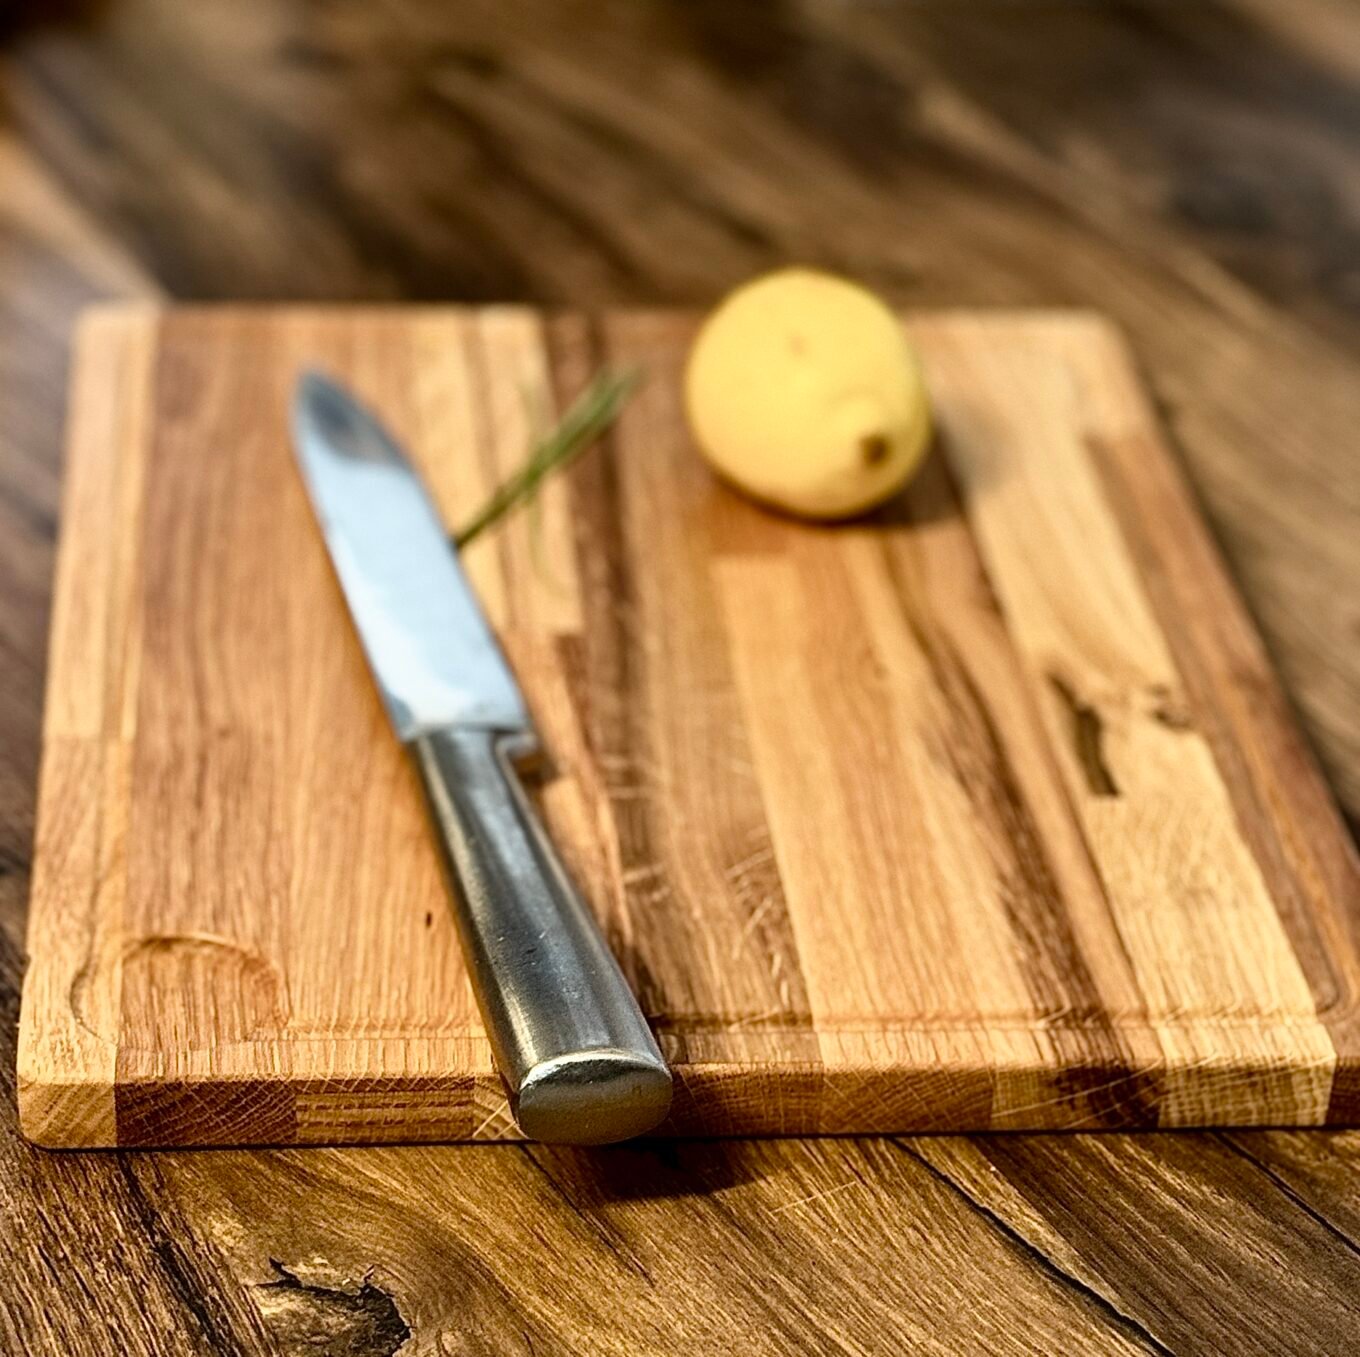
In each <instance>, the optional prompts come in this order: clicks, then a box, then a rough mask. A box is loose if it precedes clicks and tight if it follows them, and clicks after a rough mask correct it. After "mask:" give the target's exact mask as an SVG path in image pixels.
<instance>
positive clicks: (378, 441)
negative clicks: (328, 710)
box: [293, 373, 671, 1145]
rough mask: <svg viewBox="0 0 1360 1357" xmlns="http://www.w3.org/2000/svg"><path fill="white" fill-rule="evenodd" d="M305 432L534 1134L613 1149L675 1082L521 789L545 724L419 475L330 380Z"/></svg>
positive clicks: (303, 410)
mask: <svg viewBox="0 0 1360 1357" xmlns="http://www.w3.org/2000/svg"><path fill="white" fill-rule="evenodd" d="M293 437H294V443H295V448H296V452H297V457H298V462H299V465H300V466H301V469H302V474H303V479H304V480H305V482H306V485H307V489H308V491H309V493H310V495H311V500H312V506H313V508H314V509H315V511H316V515H317V518H318V519H319V520H320V523H321V529H322V532H323V533H324V535H325V539H326V544H327V546H328V547H329V549H330V556H331V561H332V563H333V564H334V567H335V571H336V574H337V575H338V576H339V579H340V585H341V588H342V589H343V591H344V594H345V598H346V600H347V602H348V604H349V610H350V614H351V616H352V617H353V619H354V625H355V627H356V629H357V630H358V633H359V639H360V641H361V642H362V644H363V648H364V651H365V653H366V654H367V656H368V663H369V667H370V668H371V669H372V671H373V676H374V678H375V679H376V680H377V684H378V689H379V691H380V693H381V694H382V699H383V702H384V704H385V705H386V707H387V713H388V715H389V717H390V718H391V720H392V725H393V727H394V728H395V730H396V734H397V738H398V739H399V740H401V741H402V743H403V744H405V745H406V747H407V748H408V749H409V750H410V751H411V753H412V755H413V756H414V758H415V761H416V765H417V767H418V768H419V770H420V774H421V777H422V779H423V781H424V785H425V791H426V795H427V799H428V802H429V807H430V812H431V816H432V818H433V822H434V825H435V828H436V829H437V830H438V833H439V837H440V839H441V842H442V846H443V849H444V859H445V864H446V866H447V868H448V870H449V873H450V875H451V877H452V878H453V890H452V891H451V893H450V894H451V899H452V904H453V914H454V919H455V921H456V923H457V926H458V933H459V936H460V939H461V941H462V945H463V953H464V956H465V957H466V960H467V966H468V972H469V974H470V976H471V978H472V987H473V990H474V992H475V993H476V996H477V1003H478V1006H479V1007H480V1009H481V1013H482V1021H483V1023H484V1025H485V1027H486V1031H487V1035H488V1037H489V1038H490V1040H491V1049H492V1053H493V1055H494V1057H495V1060H496V1065H497V1067H498V1069H499V1070H500V1073H501V1077H502V1078H503V1079H504V1081H505V1085H506V1088H507V1091H508V1093H509V1096H510V1107H511V1110H512V1112H513V1113H514V1116H515V1119H516V1121H517V1122H518V1123H519V1126H520V1129H521V1130H522V1131H523V1132H524V1133H525V1135H527V1136H530V1137H532V1138H534V1139H537V1140H549V1141H559V1142H565V1143H570V1144H580V1145H589V1144H603V1143H606V1142H609V1141H614V1140H623V1139H626V1138H627V1137H629V1136H633V1135H637V1134H638V1133H639V1132H641V1131H645V1130H647V1129H648V1128H649V1127H652V1126H654V1125H655V1124H656V1123H657V1122H659V1121H660V1120H661V1119H662V1118H663V1117H664V1116H665V1115H666V1112H667V1109H668V1108H669V1106H670V1099H671V1075H670V1071H669V1069H668V1068H667V1067H666V1062H665V1060H664V1058H663V1057H662V1055H661V1051H660V1050H659V1049H658V1047H657V1044H656V1040H655V1038H654V1037H653V1036H652V1033H651V1030H650V1029H649V1028H648V1026H647V1022H646V1019H644V1018H643V1016H642V1012H641V1010H640V1009H639V1008H638V1004H637V1000H636V999H635V998H634V997H633V993H632V991H631V990H630V989H629V987H628V982H627V981H626V980H625V979H624V976H623V972H622V971H621V970H620V969H619V965H618V962H617V961H615V959H614V957H613V955H612V954H611V953H610V951H609V948H608V946H607V945H606V943H605V941H604V938H603V937H602V936H601V934H600V930H599V928H598V927H597V925H596V923H595V920H594V919H593V918H592V916H591V914H590V911H589V909H588V908H587V907H586V905H585V903H584V901H583V900H582V899H581V897H580V895H579V894H578V893H577V892H576V890H575V889H574V887H573V886H572V884H571V882H570V881H569V880H568V878H567V874H566V872H565V871H564V870H563V867H562V864H561V862H560V861H559V859H558V857H557V854H556V853H555V852H554V851H553V847H552V845H551V843H550V842H549V840H548V838H547V836H546V834H545V833H544V831H543V827H542V825H541V824H540V823H539V820H538V818H537V816H536V815H535V814H534V811H533V808H532V807H531V806H530V804H529V801H528V799H527V798H526V796H525V794H524V791H523V788H522V787H521V786H520V783H519V781H518V778H517V776H516V772H515V766H514V764H515V761H516V760H517V759H520V758H522V757H523V756H525V755H528V754H530V753H532V752H534V750H535V749H536V748H537V739H536V736H535V734H534V730H533V726H532V723H531V721H530V718H529V714H528V712H527V710H526V708H525V705H524V702H523V699H522V698H521V696H520V692H519V688H518V686H517V685H516V683H515V679H514V676H513V675H512V674H511V672H510V669H509V667H508V665H507V664H506V662H505V659H504V657H503V656H502V654H501V652H500V648H499V647H498V646H497V644H496V641H495V638H494V637H493V635H492V633H491V629H490V627H489V626H488V625H487V622H486V619H485V618H484V617H483V616H482V612H481V609H480V607H479V606H478V604H477V600H476V597H475V596H474V594H473V592H472V589H471V586H470V585H469V583H468V580H467V577H466V576H465V575H464V574H463V571H462V568H461V566H460V565H459V563H458V557H457V554H456V553H455V552H454V550H453V548H452V547H451V546H450V544H449V540H448V537H447V535H446V533H445V529H444V526H443V524H442V523H441V521H440V518H439V515H438V513H437V512H436V511H435V508H434V505H433V504H432V503H431V501H430V498H429V496H428V494H427V493H426V491H425V488H424V486H423V485H422V484H421V482H420V479H419V477H418V476H417V475H416V473H415V471H414V470H413V469H412V467H411V466H410V464H409V463H408V462H407V460H406V458H405V457H404V456H403V455H402V452H401V450H400V449H399V448H398V446H397V445H396V443H395V442H394V441H393V440H392V438H391V437H390V436H389V435H388V434H387V433H386V432H385V431H384V429H383V428H382V426H381V425H380V424H379V423H378V421H377V420H376V419H375V418H374V417H373V415H371V414H370V413H369V412H368V411H367V410H365V409H364V408H363V407H362V406H360V405H359V404H358V403H357V402H356V401H355V400H354V398H353V397H352V396H350V395H349V394H348V392H346V391H345V390H343V389H342V388H341V387H339V386H338V385H336V384H335V383H334V382H332V381H330V380H328V379H327V378H325V377H323V376H321V375H319V374H317V373H307V374H305V375H304V376H303V377H302V378H301V380H300V381H299V382H298V386H297V391H296V394H295V397H294V402H293Z"/></svg>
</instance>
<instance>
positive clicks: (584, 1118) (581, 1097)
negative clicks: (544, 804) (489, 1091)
mask: <svg viewBox="0 0 1360 1357" xmlns="http://www.w3.org/2000/svg"><path fill="white" fill-rule="evenodd" d="M516 739H517V737H515V736H514V735H510V734H507V733H506V732H504V731H495V730H488V729H478V728H474V727H461V728H456V729H448V730H439V731H434V732H431V733H429V734H425V735H419V736H417V737H416V738H415V739H414V740H412V741H411V750H412V753H413V754H414V755H415V759H416V764H417V766H418V767H419V769H420V773H421V777H422V779H423V780H424V783H425V791H426V795H427V797H428V799H429V804H430V812H431V814H432V816H433V818H434V822H435V825H436V827H437V828H438V830H439V835H440V838H441V840H442V843H443V848H444V852H445V857H446V862H447V865H448V869H449V872H450V875H451V876H452V877H453V884H454V890H453V893H452V902H453V916H454V921H455V922H456V924H457V926H458V933H459V936H460V938H461V940H462V944H463V955H464V957H465V959H466V961H467V967H468V973H469V975H470V976H471V979H472V988H473V991H474V993H475V994H476V996H477V1005H478V1007H479V1008H480V1009H481V1013H482V1021H483V1023H484V1025H485V1027H486V1032H487V1036H488V1037H489V1038H490V1040H491V1050H492V1054H493V1055H494V1057H495V1060H496V1066H497V1068H498V1069H499V1070H500V1073H501V1077H502V1078H503V1079H504V1081H505V1085H506V1089H507V1091H508V1092H509V1095H510V1109H511V1111H512V1112H513V1113H514V1116H515V1120H516V1121H517V1122H518V1123H519V1127H520V1129H521V1130H522V1131H523V1132H524V1134H525V1135H527V1136H529V1137H531V1138H533V1139H535V1140H546V1141H557V1142H560V1143H565V1144H576V1145H601V1144H606V1143H608V1142H610V1141H614V1140H625V1139H627V1138H628V1137H629V1136H634V1135H637V1134H639V1133H640V1132H642V1131H646V1130H648V1129H650V1128H651V1127H653V1126H655V1125H656V1124H657V1122H659V1121H660V1120H661V1119H662V1118H663V1117H664V1116H665V1115H666V1112H667V1111H668V1109H669V1107H670V1101H671V1074H670V1070H669V1069H668V1068H667V1066H666V1061H665V1058H664V1057H663V1056H662V1054H661V1051H660V1049H659V1048H658V1046H657V1044H656V1039H655V1038H654V1037H653V1036H652V1032H651V1029H650V1028H649V1027H648V1026H647V1020H646V1019H645V1018H644V1017H643V1016H642V1010H641V1009H640V1008H639V1007H638V1003H637V1000H636V999H635V998H634V997H633V992H632V990H631V989H630V988H629V987H628V981H627V980H626V979H625V978H624V975H623V972H622V971H621V970H620V969H619V964H618V962H617V961H616V960H615V959H614V956H613V954H612V953H611V952H610V950H609V947H608V944H606V942H605V940H604V937H603V936H602V934H601V933H600V930H599V927H598V925H597V924H596V922H595V920H594V918H593V917H592V915H591V913H590V911H589V909H588V908H587V906H586V904H585V902H584V901H583V900H582V899H581V897H580V895H579V894H578V893H577V891H576V889H575V887H574V886H573V885H572V884H571V881H570V880H569V879H568V877H567V874H566V871H565V870H564V869H563V866H562V864H561V862H560V860H559V859H558V856H557V854H556V852H555V851H554V850H553V846H552V844H551V843H550V842H549V840H548V836H547V834H546V833H545V832H544V829H543V826H542V824H541V823H540V821H539V819H538V816H537V815H536V814H535V813H534V810H533V807H532V806H531V805H530V804H529V801H528V798H527V797H526V796H525V794H524V789H523V787H521V785H520V782H519V778H518V776H517V774H516V772H515V769H514V766H513V764H512V762H511V755H512V753H513V752H514V751H515V745H516Z"/></svg>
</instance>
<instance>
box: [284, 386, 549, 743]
mask: <svg viewBox="0 0 1360 1357" xmlns="http://www.w3.org/2000/svg"><path fill="white" fill-rule="evenodd" d="M293 436H294V443H295V447H296V452H297V457H298V462H299V464H300V466H301V468H302V473H303V478H304V480H305V481H306V483H307V488H308V490H309V492H310V494H311V499H312V505H313V507H314V508H315V510H316V514H317V517H318V519H319V520H320V522H321V528H322V531H323V532H324V534H325V537H326V544H327V546H328V547H329V548H330V555H331V560H332V562H333V563H334V565H335V570H336V573H337V574H338V575H339V577H340V584H341V586H342V587H343V589H344V592H345V598H346V600H347V601H348V603H349V610H350V613H351V615H352V616H353V618H354V625H355V627H356V628H357V629H358V632H359V639H360V640H361V641H362V643H363V647H364V652H365V653H366V654H367V656H368V662H369V665H370V667H371V668H372V670H373V674H374V677H375V678H376V680H377V683H378V688H379V691H380V692H381V693H382V697H383V702H384V703H385V704H386V707H387V711H388V714H389V715H390V717H391V718H392V724H393V726H395V727H396V731H397V735H398V737H399V738H400V739H401V740H403V741H409V740H412V739H414V738H415V737H417V736H419V735H422V734H425V733H428V732H430V731H435V730H441V729H446V728H449V727H453V726H475V727H482V728H486V729H493V730H503V731H511V732H518V733H520V734H522V735H524V736H529V735H531V734H532V728H531V723H530V720H529V715H528V712H527V710H526V708H525V706H524V702H523V699H522V698H521V696H520V692H519V688H518V686H517V685H516V683H515V679H514V676H513V675H512V674H511V672H510V669H509V666H508V665H507V664H506V662H505V659H504V657H503V656H502V654H501V652H500V647H499V646H498V645H497V644H496V639H495V637H494V636H493V635H492V632H491V628H490V627H489V626H488V625H487V621H486V619H485V617H483V616H482V611H481V608H480V607H479V606H478V603H477V599H476V596H475V595H474V594H473V592H472V588H471V586H470V585H469V583H468V580H467V577H466V576H465V575H464V574H463V570H462V567H461V566H460V565H459V563H458V556H457V553H456V552H455V551H454V549H453V547H452V546H451V544H450V542H449V539H448V536H447V533H446V530H445V528H444V525H443V523H442V522H441V521H440V518H439V515H438V513H437V512H436V510H435V507H434V505H433V503H432V502H431V500H430V497H429V495H428V493H427V492H426V490H425V487H424V485H423V484H422V483H421V481H420V478H419V477H418V476H417V475H416V473H415V471H414V469H413V468H412V467H411V465H410V463H409V462H408V461H407V460H406V458H405V456H403V454H402V452H401V449H400V448H399V447H398V446H397V444H396V443H395V441H394V440H393V439H392V437H391V436H390V435H389V434H388V433H387V432H386V430H384V429H383V427H382V425H381V424H379V423H378V421H377V419H376V418H375V417H374V416H373V415H372V414H370V413H369V412H368V411H367V410H366V409H364V407H363V406H362V405H360V404H359V403H358V402H357V401H356V400H355V399H354V397H353V396H351V395H350V394H349V393H348V392H347V391H345V390H344V389H343V388H342V387H340V386H338V385H337V384H336V383H335V382H332V381H330V380H329V379H328V378H326V377H323V376H321V375H320V374H319V373H316V372H309V373H307V374H305V375H304V376H303V377H302V378H301V380H300V381H299V382H298V386H297V391H296V394H295V397H294V401H293Z"/></svg>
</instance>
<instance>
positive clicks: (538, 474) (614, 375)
mask: <svg viewBox="0 0 1360 1357" xmlns="http://www.w3.org/2000/svg"><path fill="white" fill-rule="evenodd" d="M641 379H642V373H641V372H639V371H638V370H637V369H630V370H629V371H627V372H621V373H620V372H609V371H604V372H601V373H599V374H598V375H597V376H596V377H595V378H594V380H592V381H591V383H590V385H589V386H588V387H586V389H585V390H584V391H583V392H581V394H580V395H579V396H578V397H577V398H576V399H575V401H573V402H572V404H571V408H570V409H569V410H568V411H567V412H566V414H565V415H563V416H562V418H561V419H560V420H559V421H558V423H557V426H556V428H554V429H553V430H552V431H551V432H550V433H549V434H548V435H547V437H546V438H543V439H542V440H540V442H539V443H538V444H537V446H536V447H535V448H534V450H533V451H532V452H531V453H530V454H529V457H528V459H527V460H526V461H525V463H524V465H523V466H522V467H520V469H519V470H518V471H516V472H515V473H514V474H513V475H511V476H510V477H509V478H507V479H506V480H504V481H502V482H501V484H500V485H498V486H497V487H496V489H495V490H494V491H493V492H492V493H491V497H490V498H489V499H488V500H487V501H486V503H485V504H483V505H482V507H481V508H480V509H478V510H477V512H476V513H475V514H473V515H472V517H471V518H469V519H468V521H467V522H466V523H465V524H463V526H462V527H461V528H460V529H459V530H458V531H457V532H456V533H454V536H453V540H454V543H455V544H456V545H457V546H459V547H465V546H467V544H468V543H469V542H471V541H472V540H473V538H475V537H477V536H478V535H479V534H480V533H482V532H484V531H485V530H486V529H487V528H489V527H490V526H491V525H492V524H493V523H495V522H496V521H497V520H498V519H500V518H502V517H503V516H504V515H505V514H507V513H508V512H509V511H510V510H511V509H513V508H514V507H515V506H516V505H518V504H521V503H523V502H524V501H526V500H529V499H532V498H533V496H534V495H535V494H536V493H537V491H538V488H539V486H540V485H542V483H543V482H544V480H546V479H547V477H549V476H550V475H552V474H553V472H555V471H559V470H562V469H563V468H565V467H568V466H570V465H571V464H572V462H574V461H575V460H576V459H577V458H578V457H579V456H580V455H581V454H582V453H583V452H584V451H585V450H586V449H587V448H588V447H589V446H590V445H591V444H592V443H593V442H595V440H596V439H597V438H599V436H600V435H601V434H602V433H604V431H605V430H606V429H607V428H608V427H609V426H610V425H611V424H612V423H613V422H614V421H615V420H616V419H617V418H618V416H619V411H620V410H622V409H623V405H624V402H625V401H626V400H627V399H628V397H629V396H630V395H631V394H632V392H633V389H634V388H635V387H636V386H637V384H638V382H639V381H641Z"/></svg>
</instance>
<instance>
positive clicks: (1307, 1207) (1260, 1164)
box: [1213, 1131, 1360, 1255]
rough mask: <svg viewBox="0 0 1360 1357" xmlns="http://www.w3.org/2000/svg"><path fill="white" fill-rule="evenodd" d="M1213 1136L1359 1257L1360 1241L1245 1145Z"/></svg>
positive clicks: (1227, 1136)
mask: <svg viewBox="0 0 1360 1357" xmlns="http://www.w3.org/2000/svg"><path fill="white" fill-rule="evenodd" d="M1213 1136H1214V1139H1215V1140H1217V1141H1219V1142H1220V1143H1221V1144H1223V1145H1226V1146H1227V1147H1228V1149H1230V1150H1231V1151H1232V1152H1233V1153H1234V1154H1236V1155H1238V1156H1240V1157H1241V1158H1242V1159H1245V1160H1246V1161H1247V1163H1249V1164H1250V1165H1251V1166H1252V1167H1253V1168H1255V1169H1258V1170H1259V1171H1260V1172H1261V1173H1264V1174H1265V1176H1266V1177H1267V1178H1269V1179H1270V1181H1271V1182H1272V1183H1273V1184H1274V1185H1275V1186H1276V1187H1277V1188H1279V1190H1280V1191H1281V1192H1283V1193H1284V1195H1285V1196H1286V1197H1288V1198H1289V1200H1290V1201H1291V1202H1293V1203H1294V1205H1295V1206H1297V1207H1298V1208H1299V1210H1300V1211H1302V1212H1303V1213H1304V1215H1306V1216H1307V1217H1308V1218H1309V1219H1310V1220H1314V1221H1316V1222H1317V1223H1318V1224H1319V1225H1321V1226H1322V1228H1323V1229H1324V1230H1326V1231H1327V1233H1328V1234H1330V1235H1332V1236H1333V1237H1334V1238H1336V1239H1337V1240H1338V1241H1339V1242H1340V1243H1341V1244H1342V1245H1344V1247H1346V1248H1347V1249H1349V1250H1350V1251H1351V1252H1352V1253H1354V1254H1356V1255H1360V1241H1357V1240H1354V1239H1352V1238H1351V1237H1350V1235H1348V1234H1347V1233H1346V1232H1345V1231H1344V1230H1343V1229H1342V1228H1341V1227H1340V1226H1339V1225H1335V1224H1333V1223H1332V1221H1330V1220H1329V1219H1328V1218H1327V1217H1326V1216H1324V1215H1323V1214H1322V1212H1321V1211H1319V1210H1318V1209H1317V1207H1315V1206H1313V1205H1311V1204H1310V1203H1309V1202H1308V1201H1307V1200H1306V1199H1305V1198H1304V1197H1303V1196H1302V1195H1301V1194H1300V1193H1299V1192H1297V1191H1296V1190H1295V1189H1294V1187H1293V1186H1292V1185H1291V1184H1290V1183H1289V1182H1288V1180H1287V1179H1285V1178H1282V1177H1281V1176H1280V1175H1279V1174H1278V1173H1276V1172H1275V1170H1274V1169H1273V1168H1271V1166H1270V1165H1269V1164H1267V1163H1266V1162H1265V1160H1263V1159H1259V1158H1257V1156H1256V1155H1254V1154H1252V1152H1251V1151H1250V1150H1249V1149H1247V1147H1246V1146H1245V1145H1243V1144H1241V1143H1240V1142H1239V1141H1238V1140H1236V1139H1235V1138H1234V1137H1233V1136H1231V1135H1225V1134H1224V1133H1223V1132H1222V1131H1215V1132H1213Z"/></svg>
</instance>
